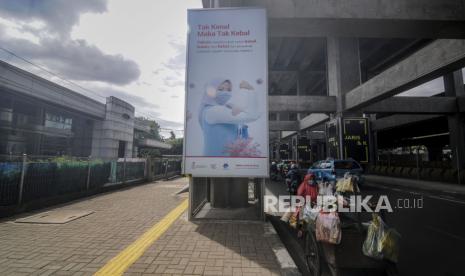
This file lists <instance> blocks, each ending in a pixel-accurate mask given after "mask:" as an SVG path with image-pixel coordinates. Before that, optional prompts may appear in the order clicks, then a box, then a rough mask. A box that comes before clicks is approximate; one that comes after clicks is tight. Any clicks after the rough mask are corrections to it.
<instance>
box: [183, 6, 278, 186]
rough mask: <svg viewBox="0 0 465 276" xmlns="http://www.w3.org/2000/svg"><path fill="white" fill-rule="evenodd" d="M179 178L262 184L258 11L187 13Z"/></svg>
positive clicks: (263, 41)
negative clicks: (252, 179) (246, 179)
mask: <svg viewBox="0 0 465 276" xmlns="http://www.w3.org/2000/svg"><path fill="white" fill-rule="evenodd" d="M188 26H189V33H188V46H187V68H186V71H187V73H186V110H185V116H186V117H185V134H184V156H183V157H184V158H183V159H184V160H183V161H184V167H183V168H184V169H183V170H184V173H186V174H191V175H192V176H194V177H196V176H198V177H268V175H269V170H268V155H269V149H268V97H267V95H268V87H267V86H268V68H267V59H268V53H267V49H268V42H267V26H266V12H265V10H264V9H258V8H250V9H235V8H233V9H201V10H189V11H188Z"/></svg>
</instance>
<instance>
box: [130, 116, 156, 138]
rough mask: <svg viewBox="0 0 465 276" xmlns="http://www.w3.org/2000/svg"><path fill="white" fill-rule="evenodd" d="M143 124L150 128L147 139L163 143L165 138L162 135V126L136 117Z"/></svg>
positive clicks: (153, 121)
mask: <svg viewBox="0 0 465 276" xmlns="http://www.w3.org/2000/svg"><path fill="white" fill-rule="evenodd" d="M136 120H138V121H139V122H140V123H141V124H144V125H148V126H149V128H150V129H149V133H148V135H147V138H151V139H155V140H158V141H163V138H162V137H161V135H160V125H159V124H158V123H157V122H156V121H155V120H151V119H149V118H145V117H136Z"/></svg>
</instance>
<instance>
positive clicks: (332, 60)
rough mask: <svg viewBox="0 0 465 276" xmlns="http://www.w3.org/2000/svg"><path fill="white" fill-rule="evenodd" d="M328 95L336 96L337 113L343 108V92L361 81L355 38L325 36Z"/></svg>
mask: <svg viewBox="0 0 465 276" xmlns="http://www.w3.org/2000/svg"><path fill="white" fill-rule="evenodd" d="M327 62H328V95H329V96H336V109H337V115H339V116H342V115H343V114H342V113H343V110H344V104H345V102H344V94H345V93H347V92H349V91H350V90H352V89H353V88H354V87H357V86H358V85H360V83H361V74H360V53H359V45H358V39H357V38H336V37H328V38H327Z"/></svg>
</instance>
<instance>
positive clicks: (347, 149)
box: [343, 118, 369, 163]
mask: <svg viewBox="0 0 465 276" xmlns="http://www.w3.org/2000/svg"><path fill="white" fill-rule="evenodd" d="M343 135H344V136H343V140H344V158H353V159H355V160H357V161H358V162H360V163H368V161H369V147H368V142H369V136H368V118H344V119H343Z"/></svg>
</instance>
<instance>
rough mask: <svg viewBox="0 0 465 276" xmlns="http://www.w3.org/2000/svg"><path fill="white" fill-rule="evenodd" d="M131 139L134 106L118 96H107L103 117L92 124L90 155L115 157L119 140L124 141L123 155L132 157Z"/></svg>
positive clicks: (132, 135) (132, 136)
mask: <svg viewBox="0 0 465 276" xmlns="http://www.w3.org/2000/svg"><path fill="white" fill-rule="evenodd" d="M133 139H134V107H133V106H132V105H130V104H128V103H126V102H124V101H122V100H120V99H118V98H115V97H108V98H107V101H106V112H105V119H104V120H103V121H97V122H96V123H95V124H94V130H93V140H92V156H94V157H100V158H116V157H118V147H119V141H125V142H126V151H125V157H132V148H133Z"/></svg>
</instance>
